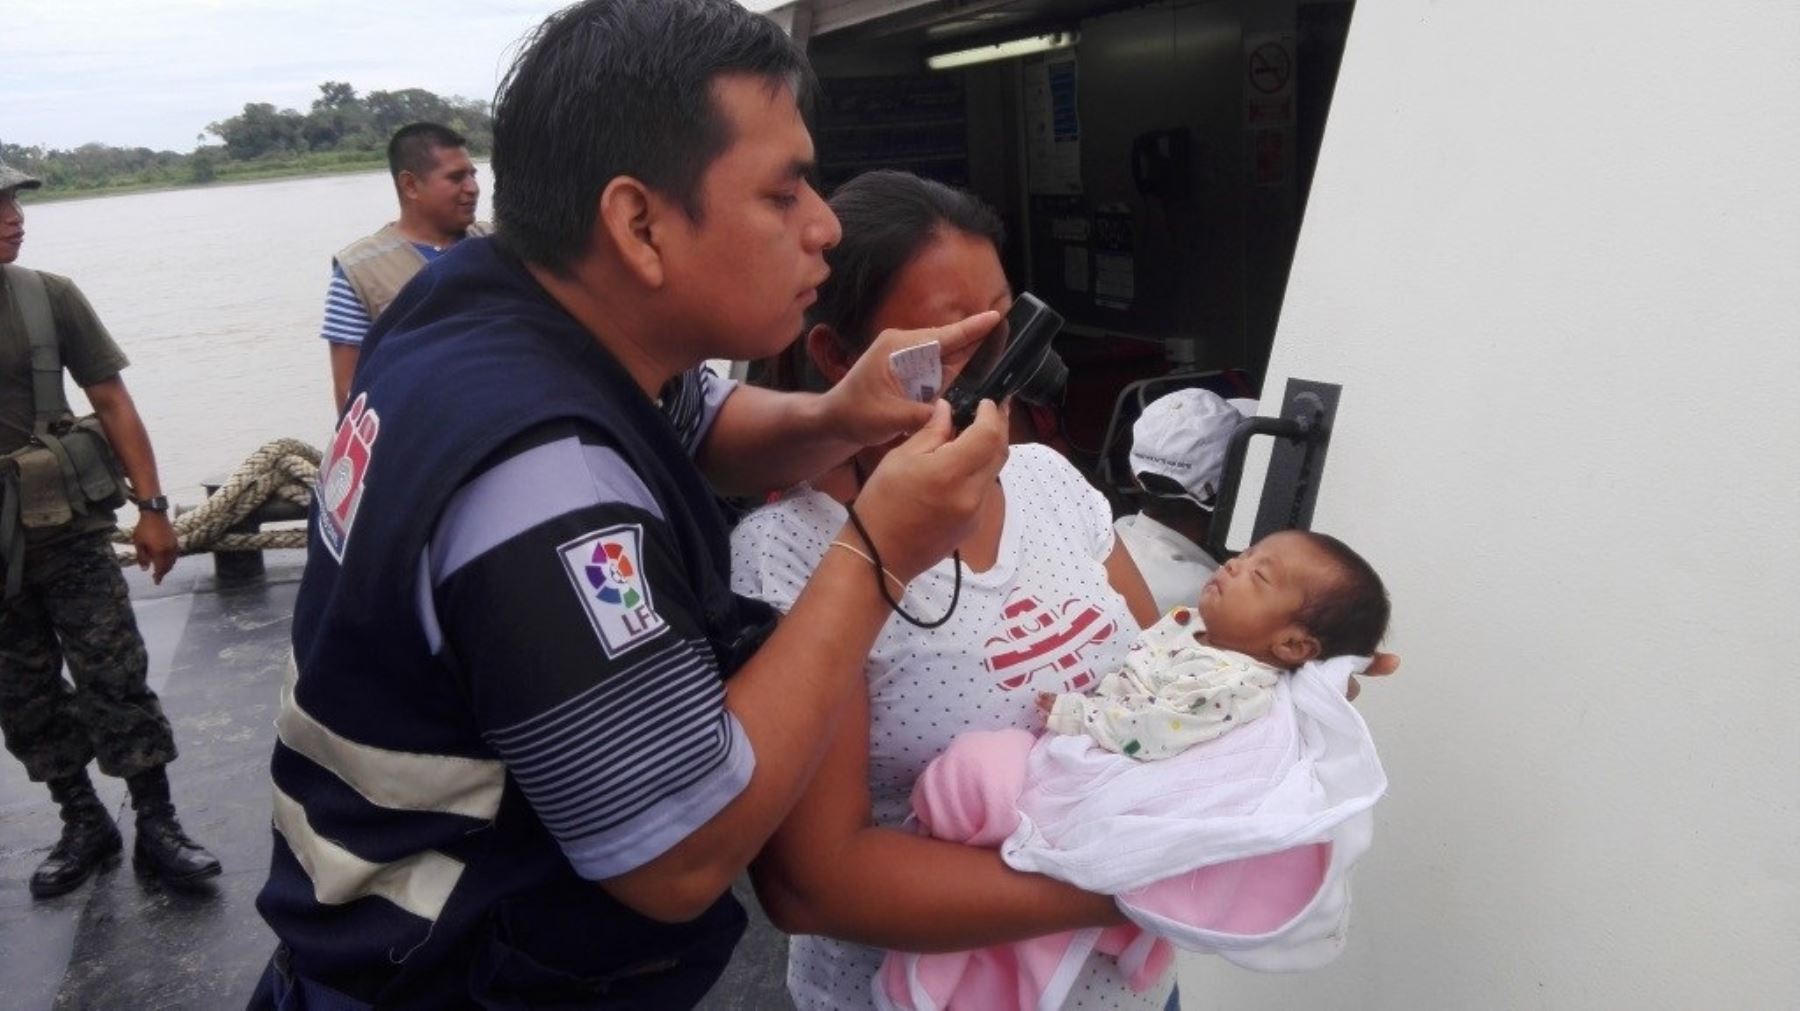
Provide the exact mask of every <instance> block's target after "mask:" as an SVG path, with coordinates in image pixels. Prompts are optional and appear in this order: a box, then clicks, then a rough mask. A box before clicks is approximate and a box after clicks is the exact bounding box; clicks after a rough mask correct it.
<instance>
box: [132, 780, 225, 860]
mask: <svg viewBox="0 0 1800 1011" xmlns="http://www.w3.org/2000/svg"><path fill="white" fill-rule="evenodd" d="M125 785H126V786H128V787H130V788H131V806H132V807H134V808H136V809H137V842H136V844H135V845H134V846H133V847H132V850H131V863H132V866H133V867H135V868H137V871H138V873H140V874H147V875H152V876H154V877H158V878H161V879H162V880H163V881H165V882H167V883H168V884H170V885H174V886H175V887H178V888H179V887H182V886H185V885H192V884H196V883H198V882H200V881H204V880H206V879H207V878H211V877H217V876H218V874H219V861H218V859H217V858H215V857H214V856H213V855H212V854H211V853H208V852H206V850H204V849H202V848H201V846H200V844H199V843H197V842H195V841H194V840H192V839H189V838H188V835H187V833H186V832H184V831H182V828H181V822H179V821H176V820H175V804H174V802H173V801H171V800H170V799H169V776H168V773H166V772H164V771H163V767H162V766H160V765H159V766H157V767H156V768H154V769H146V770H144V771H143V772H140V773H138V774H137V775H135V776H132V777H130V778H128V779H126V780H125Z"/></svg>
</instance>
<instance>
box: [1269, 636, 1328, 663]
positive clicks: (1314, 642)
mask: <svg viewBox="0 0 1800 1011" xmlns="http://www.w3.org/2000/svg"><path fill="white" fill-rule="evenodd" d="M1270 652H1271V653H1273V654H1274V655H1275V658H1276V659H1277V660H1280V661H1281V665H1282V666H1283V667H1286V668H1288V669H1289V670H1292V669H1293V668H1295V667H1298V666H1300V665H1301V664H1303V663H1305V662H1306V661H1308V660H1315V659H1317V658H1318V656H1319V640H1318V639H1316V638H1314V637H1313V634H1312V633H1311V632H1308V631H1307V630H1306V629H1305V628H1303V627H1301V626H1299V625H1289V626H1288V627H1286V628H1284V629H1282V630H1281V631H1280V632H1278V633H1276V636H1275V645H1274V647H1273V648H1272V649H1271V650H1270Z"/></svg>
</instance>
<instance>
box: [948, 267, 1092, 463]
mask: <svg viewBox="0 0 1800 1011" xmlns="http://www.w3.org/2000/svg"><path fill="white" fill-rule="evenodd" d="M1062 326H1063V318H1062V316H1060V315H1058V314H1057V312H1056V310H1055V309H1052V308H1050V307H1049V306H1047V305H1045V304H1044V303H1043V301H1042V300H1040V299H1039V298H1038V297H1037V296H1036V295H1033V294H1031V293H1030V292H1021V293H1020V294H1019V297H1018V298H1015V299H1014V300H1013V304H1012V310H1011V311H1010V312H1008V313H1007V314H1006V318H1005V319H1004V320H1001V321H1000V331H1001V332H1000V334H999V337H998V339H995V338H994V337H992V336H990V337H989V338H988V339H987V341H986V342H984V343H985V346H984V348H983V350H982V351H980V352H978V353H977V354H976V356H975V357H974V358H972V359H970V360H969V364H968V366H967V367H965V368H964V369H963V373H962V375H960V376H958V377H957V379H956V382H955V384H954V385H952V386H951V387H950V389H949V391H948V392H947V393H945V394H944V399H945V400H948V401H950V417H951V420H952V421H953V422H954V423H955V425H956V430H957V431H959V432H960V431H962V430H963V429H965V428H967V427H969V425H970V424H972V423H974V421H975V408H976V407H978V406H980V404H981V402H982V401H983V400H992V401H993V402H995V403H996V404H998V403H1001V402H1002V401H1004V400H1006V398H1007V397H1010V396H1012V395H1013V394H1015V393H1021V391H1026V392H1024V394H1023V395H1024V396H1025V399H1027V400H1037V399H1038V397H1035V396H1033V394H1040V393H1041V395H1042V396H1043V397H1046V398H1047V397H1049V396H1050V395H1052V394H1055V393H1060V392H1061V389H1062V384H1063V382H1064V381H1065V380H1066V379H1067V377H1068V369H1067V367H1065V366H1064V365H1063V363H1062V359H1060V358H1058V357H1057V356H1056V353H1055V352H1054V351H1051V350H1050V340H1051V338H1053V337H1055V336H1056V335H1057V333H1058V332H1059V331H1061V330H1062ZM992 349H1003V350H999V351H998V358H999V360H998V361H995V360H994V359H995V356H996V352H995V351H994V350H992ZM990 362H991V363H992V365H991V366H990V365H989V363H990ZM1028 387H1029V388H1030V389H1029V390H1027V388H1028Z"/></svg>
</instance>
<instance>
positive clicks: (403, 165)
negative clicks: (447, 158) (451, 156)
mask: <svg viewBox="0 0 1800 1011" xmlns="http://www.w3.org/2000/svg"><path fill="white" fill-rule="evenodd" d="M468 146H469V141H468V139H467V138H466V137H464V136H463V135H462V134H460V133H457V132H456V131H455V130H452V129H450V128H449V127H447V126H442V125H439V124H437V123H408V124H406V125H405V126H403V127H401V128H400V129H398V130H395V131H394V135H393V136H392V137H389V138H388V148H387V155H388V174H389V175H391V176H393V177H394V181H395V182H399V181H400V173H402V172H411V173H412V174H413V175H415V176H418V177H419V178H420V179H423V178H425V177H426V176H427V175H429V174H430V173H431V170H432V169H434V168H436V167H437V153H438V151H439V150H440V149H442V150H450V151H454V150H456V149H457V148H459V147H468Z"/></svg>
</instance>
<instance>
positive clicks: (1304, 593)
mask: <svg viewBox="0 0 1800 1011" xmlns="http://www.w3.org/2000/svg"><path fill="white" fill-rule="evenodd" d="M1336 577H1337V574H1336V571H1335V570H1334V569H1333V568H1332V563H1331V559H1330V558H1329V557H1328V556H1327V555H1326V554H1325V553H1324V552H1323V551H1320V550H1319V549H1318V548H1317V547H1315V546H1314V545H1313V543H1312V542H1311V541H1309V540H1307V539H1306V538H1305V537H1303V536H1301V535H1299V534H1295V533H1289V532H1282V533H1274V534H1270V535H1269V536H1267V537H1264V538H1263V539H1262V540H1260V541H1257V542H1256V543H1255V544H1252V545H1250V547H1249V548H1248V549H1247V550H1246V551H1244V553H1243V554H1241V555H1238V556H1237V557H1236V558H1233V559H1232V560H1231V561H1229V562H1226V563H1225V564H1224V565H1223V566H1221V567H1220V568H1219V571H1218V572H1216V573H1214V574H1213V577H1212V579H1211V580H1209V581H1208V582H1207V584H1206V586H1205V587H1204V588H1203V589H1201V591H1200V602H1199V608H1200V617H1201V620H1202V621H1204V622H1205V624H1206V639H1207V641H1208V642H1210V643H1212V644H1213V645H1214V646H1217V647H1219V648H1221V649H1230V650H1236V651H1237V652H1239V653H1246V654H1249V655H1250V656H1253V657H1256V658H1257V659H1259V660H1262V661H1263V662H1265V663H1270V664H1274V665H1275V666H1281V667H1286V666H1292V665H1291V664H1289V663H1285V662H1283V658H1281V657H1278V656H1276V655H1275V651H1276V646H1277V644H1278V643H1279V642H1281V641H1282V640H1283V638H1284V636H1285V635H1287V634H1289V633H1290V632H1291V630H1293V629H1295V628H1297V627H1298V619H1299V616H1300V610H1301V608H1302V607H1304V606H1305V605H1306V601H1307V599H1308V597H1309V595H1310V594H1311V593H1313V592H1314V591H1315V590H1319V589H1324V588H1327V587H1328V586H1329V585H1330V581H1331V580H1332V579H1335V578H1336ZM1299 631H1300V632H1301V633H1303V634H1304V632H1305V630H1304V629H1299Z"/></svg>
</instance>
